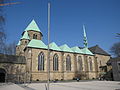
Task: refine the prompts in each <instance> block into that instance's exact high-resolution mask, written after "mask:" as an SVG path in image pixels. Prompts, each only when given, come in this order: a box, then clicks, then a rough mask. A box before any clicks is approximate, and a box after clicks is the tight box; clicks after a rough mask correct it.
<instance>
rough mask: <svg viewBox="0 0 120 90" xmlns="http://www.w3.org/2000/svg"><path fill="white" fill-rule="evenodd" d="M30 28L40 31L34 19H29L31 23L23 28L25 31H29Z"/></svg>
mask: <svg viewBox="0 0 120 90" xmlns="http://www.w3.org/2000/svg"><path fill="white" fill-rule="evenodd" d="M30 30H33V31H37V32H41V31H40V29H39V27H38V25H37V23H36V22H35V20H34V19H33V20H32V21H31V23H30V24H29V25H28V26H27V28H26V29H25V31H30Z"/></svg>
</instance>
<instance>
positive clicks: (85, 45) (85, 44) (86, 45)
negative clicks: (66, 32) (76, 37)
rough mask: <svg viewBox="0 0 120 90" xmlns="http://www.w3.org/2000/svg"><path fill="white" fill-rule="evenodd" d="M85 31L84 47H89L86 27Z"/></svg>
mask: <svg viewBox="0 0 120 90" xmlns="http://www.w3.org/2000/svg"><path fill="white" fill-rule="evenodd" d="M83 31H84V38H83V41H84V47H86V48H87V47H88V41H87V35H86V32H85V26H84V25H83Z"/></svg>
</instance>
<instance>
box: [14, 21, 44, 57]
mask: <svg viewBox="0 0 120 90" xmlns="http://www.w3.org/2000/svg"><path fill="white" fill-rule="evenodd" d="M42 37H43V35H42V32H41V31H40V29H39V27H38V25H37V23H36V22H35V20H34V19H33V20H32V21H31V22H30V24H29V25H28V26H27V28H26V29H25V30H24V32H23V33H22V38H21V39H20V41H19V42H18V44H17V46H16V55H22V56H24V49H25V47H26V46H27V45H28V43H29V42H30V41H31V40H32V39H37V40H42Z"/></svg>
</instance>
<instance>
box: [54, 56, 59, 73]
mask: <svg viewBox="0 0 120 90" xmlns="http://www.w3.org/2000/svg"><path fill="white" fill-rule="evenodd" d="M58 66H59V64H58V55H57V54H55V55H54V56H53V71H58Z"/></svg>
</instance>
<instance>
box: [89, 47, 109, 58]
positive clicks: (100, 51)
mask: <svg viewBox="0 0 120 90" xmlns="http://www.w3.org/2000/svg"><path fill="white" fill-rule="evenodd" d="M89 50H90V51H91V52H92V53H94V54H101V55H107V56H110V54H108V53H107V52H106V51H104V50H103V49H102V48H100V47H99V46H98V45H96V46H93V47H90V48H89Z"/></svg>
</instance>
